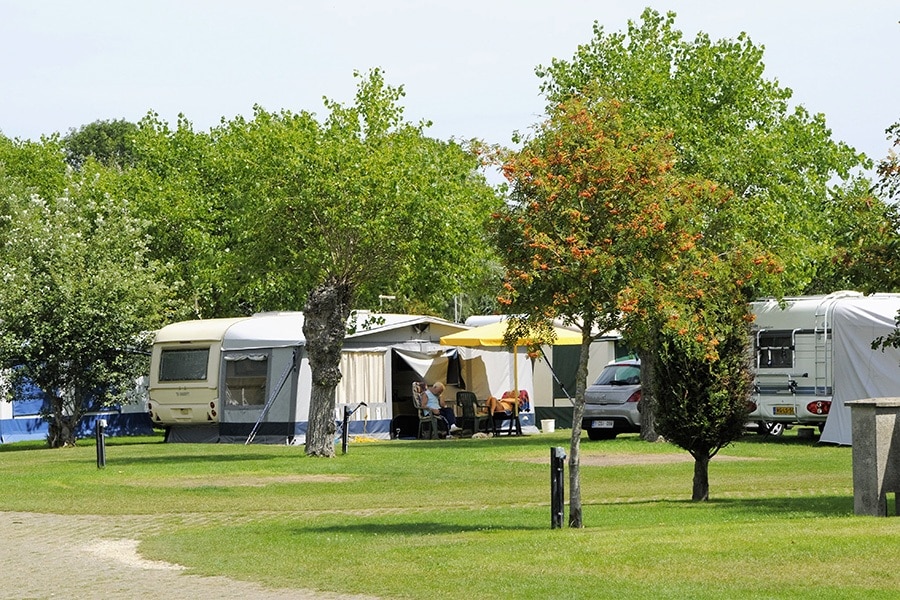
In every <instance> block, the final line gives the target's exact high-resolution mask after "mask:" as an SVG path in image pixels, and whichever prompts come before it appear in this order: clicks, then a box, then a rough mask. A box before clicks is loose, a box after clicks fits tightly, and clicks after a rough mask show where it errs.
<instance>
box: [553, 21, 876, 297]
mask: <svg viewBox="0 0 900 600" xmlns="http://www.w3.org/2000/svg"><path fill="white" fill-rule="evenodd" d="M762 59H763V48H762V47H760V46H756V45H754V44H753V43H752V42H751V40H750V38H749V37H748V36H747V35H746V34H743V33H742V34H741V35H739V36H738V37H737V39H733V40H729V39H724V40H719V41H715V42H713V41H711V40H710V38H709V36H708V35H706V34H704V33H702V32H701V33H698V34H697V36H696V37H695V38H694V40H693V41H687V40H685V39H683V36H682V33H681V32H680V31H678V30H677V29H676V28H675V13H671V12H670V13H667V14H666V15H665V16H662V15H660V14H659V13H658V12H656V11H654V10H652V9H646V10H645V11H644V12H643V14H642V15H641V21H640V22H638V23H635V22H632V21H629V23H628V27H627V31H626V32H625V33H606V32H605V31H604V30H603V28H602V27H601V26H600V25H598V24H595V25H594V37H593V39H591V40H590V41H589V42H588V43H586V44H583V45H581V46H579V48H578V51H577V52H576V54H575V55H574V56H573V58H572V59H571V60H569V61H565V60H558V59H554V60H553V61H552V62H551V64H550V66H547V67H539V68H538V69H537V73H538V76H539V77H541V78H542V79H543V83H542V91H543V92H544V93H545V94H546V96H547V99H548V102H549V103H550V104H555V103H558V102H559V101H561V100H562V99H565V98H568V97H571V96H572V95H573V94H581V93H584V91H585V90H586V89H589V88H590V89H594V90H597V91H596V92H595V93H598V94H600V95H602V96H605V97H609V98H615V99H618V100H621V101H626V102H628V104H629V105H630V106H631V107H632V109H633V110H634V112H635V114H636V117H635V118H636V119H637V120H638V121H640V122H641V123H643V124H644V126H645V127H647V128H649V129H665V130H671V131H672V132H673V139H672V143H673V145H674V147H675V149H676V151H677V153H678V162H677V163H676V164H675V166H674V168H675V170H676V171H677V172H679V173H681V174H683V175H687V176H698V177H701V178H703V179H708V180H711V181H715V182H717V183H718V184H719V185H722V186H724V187H727V188H729V189H731V190H733V191H734V193H736V194H737V195H738V196H739V197H740V198H742V199H743V200H744V201H745V205H746V206H747V207H752V210H746V211H745V213H744V215H743V217H742V218H743V221H744V229H745V231H746V232H747V234H748V235H750V236H751V237H752V239H755V240H756V241H757V242H758V243H759V244H760V245H762V246H763V247H766V248H769V249H771V250H772V252H774V253H775V254H777V255H778V256H780V257H781V258H782V260H783V261H784V266H785V281H786V282H788V283H789V285H790V288H789V289H788V290H787V291H788V292H790V293H802V292H804V291H805V290H806V288H807V285H808V284H810V282H813V281H814V280H815V278H816V276H817V271H818V270H819V269H820V268H825V269H826V270H828V269H830V268H831V263H830V261H831V257H832V255H833V247H834V244H835V235H834V234H835V231H834V230H833V229H832V228H830V227H829V223H828V221H827V220H826V219H824V218H823V215H826V214H834V213H841V212H847V211H844V209H843V203H844V199H845V196H844V195H843V194H841V193H840V192H839V191H836V190H835V189H834V182H835V181H837V182H840V181H842V180H846V179H848V177H851V176H852V173H853V172H854V171H855V170H859V169H860V168H864V167H867V166H868V165H869V162H868V159H866V158H865V157H864V156H862V155H860V154H858V153H856V152H855V151H854V150H853V149H852V148H850V147H849V146H847V145H846V144H844V143H841V142H836V141H834V140H833V139H832V138H831V131H830V130H829V129H828V127H827V125H826V122H825V117H824V116H823V115H821V114H810V113H809V112H808V111H807V110H806V109H805V108H804V107H802V106H795V107H794V108H790V105H789V101H790V99H791V95H792V92H791V90H790V89H789V88H786V87H782V86H781V85H780V84H779V83H778V82H777V81H773V80H768V79H765V78H764V77H763V71H764V64H763V62H762ZM850 202H853V198H850ZM851 214H856V213H851Z"/></svg>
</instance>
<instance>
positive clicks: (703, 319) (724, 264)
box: [621, 193, 780, 501]
mask: <svg viewBox="0 0 900 600" xmlns="http://www.w3.org/2000/svg"><path fill="white" fill-rule="evenodd" d="M719 197H720V199H721V200H722V201H723V202H724V203H727V204H735V202H734V198H733V197H730V198H729V196H728V194H727V193H726V194H725V195H720V196H719ZM726 210H727V208H726ZM707 238H708V236H705V235H699V236H698V237H697V238H696V241H697V243H695V244H693V245H690V247H685V246H682V247H681V248H679V249H678V252H677V253H673V254H671V255H669V256H668V257H667V259H666V264H665V265H663V266H664V268H663V269H659V270H654V269H653V268H652V267H651V268H645V269H642V271H643V272H644V273H645V274H644V275H643V276H640V277H638V278H636V279H635V280H634V281H633V283H632V285H630V286H629V287H628V288H626V289H624V290H623V291H622V294H621V308H622V310H623V313H624V315H625V318H624V322H623V325H622V327H623V331H624V332H626V334H627V335H628V336H629V339H630V340H632V341H633V342H634V343H636V344H637V345H638V346H639V347H640V348H642V349H643V350H642V352H641V358H642V361H643V363H642V364H643V365H645V366H648V367H649V368H650V371H651V372H652V377H649V378H644V379H643V381H644V389H645V390H646V389H647V388H651V390H650V391H651V392H652V393H651V396H652V397H653V398H654V401H655V402H656V407H655V415H656V418H657V422H656V427H657V430H658V431H659V432H660V433H661V434H662V435H663V436H664V437H665V439H666V440H667V441H669V442H672V443H674V444H676V445H678V446H679V447H681V448H683V449H685V450H687V451H688V452H689V453H690V454H691V456H692V457H693V458H694V479H693V491H692V495H691V497H692V499H693V500H694V501H705V500H708V499H709V462H710V460H711V459H712V458H713V457H714V456H715V455H716V454H717V453H718V452H719V450H721V449H722V448H724V447H725V446H727V445H728V444H729V443H731V442H732V441H734V440H736V439H738V438H739V437H740V436H741V435H742V433H743V429H744V426H745V424H746V420H747V411H748V406H749V400H750V393H751V388H752V380H753V378H752V372H751V369H750V350H749V342H750V327H749V325H750V322H751V321H752V315H751V314H750V310H749V307H748V304H747V300H748V290H749V289H753V287H754V286H756V285H760V284H761V283H762V282H763V281H764V280H765V279H766V278H767V277H769V276H771V275H772V274H773V273H777V272H778V271H779V270H780V266H779V264H778V263H777V261H775V260H774V259H773V257H771V256H770V255H767V254H766V253H765V252H763V251H761V249H759V248H755V247H754V246H753V245H752V244H750V245H747V244H740V243H739V242H738V243H735V242H734V241H732V247H731V248H730V249H728V250H724V249H721V243H720V240H714V241H712V243H708V242H707ZM642 402H643V400H642ZM644 410H645V409H644ZM642 418H643V415H642Z"/></svg>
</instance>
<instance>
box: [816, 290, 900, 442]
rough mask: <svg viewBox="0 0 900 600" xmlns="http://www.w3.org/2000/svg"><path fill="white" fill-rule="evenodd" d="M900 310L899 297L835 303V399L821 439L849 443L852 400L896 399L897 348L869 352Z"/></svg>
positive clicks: (899, 376)
mask: <svg viewBox="0 0 900 600" xmlns="http://www.w3.org/2000/svg"><path fill="white" fill-rule="evenodd" d="M898 311H900V295H893V294H876V295H873V296H863V297H848V298H841V299H840V300H839V301H838V302H836V304H835V308H834V313H833V321H832V328H833V331H834V340H833V358H832V360H831V364H832V369H833V371H832V372H833V380H834V396H833V398H832V403H831V410H830V411H829V413H828V419H827V420H826V422H825V428H824V430H823V431H822V435H821V437H820V438H819V439H820V441H822V442H828V443H833V444H843V445H850V444H852V433H851V422H850V407H848V406H846V403H847V402H850V401H851V400H860V399H863V398H886V397H900V349H897V348H888V349H885V350H884V351H881V350H878V349H873V348H872V341H873V340H875V339H876V338H877V337H879V336H884V335H887V334H889V333H891V332H892V331H893V330H894V327H895V323H896V321H895V318H896V316H897V313H898Z"/></svg>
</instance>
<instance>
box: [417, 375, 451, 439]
mask: <svg viewBox="0 0 900 600" xmlns="http://www.w3.org/2000/svg"><path fill="white" fill-rule="evenodd" d="M412 392H413V397H412V401H413V406H414V407H415V408H416V414H417V415H419V431H418V433H417V434H416V438H417V439H420V440H421V439H424V438H425V434H426V433H427V434H428V437H429V438H430V439H432V440H436V439H438V437H439V435H438V432H439V429H438V421H443V420H444V418H443V417H441V416H440V415H436V414H434V413H433V412H431V411H430V410H427V409H424V408H422V404H421V400H422V394H423V393H424V392H425V384H424V383H422V382H421V381H416V382H414V383H413V384H412Z"/></svg>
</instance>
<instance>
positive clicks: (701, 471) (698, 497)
mask: <svg viewBox="0 0 900 600" xmlns="http://www.w3.org/2000/svg"><path fill="white" fill-rule="evenodd" d="M691 500H692V501H694V502H706V501H707V500H709V454H707V453H705V452H704V453H698V454H696V455H695V456H694V491H693V494H691Z"/></svg>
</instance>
